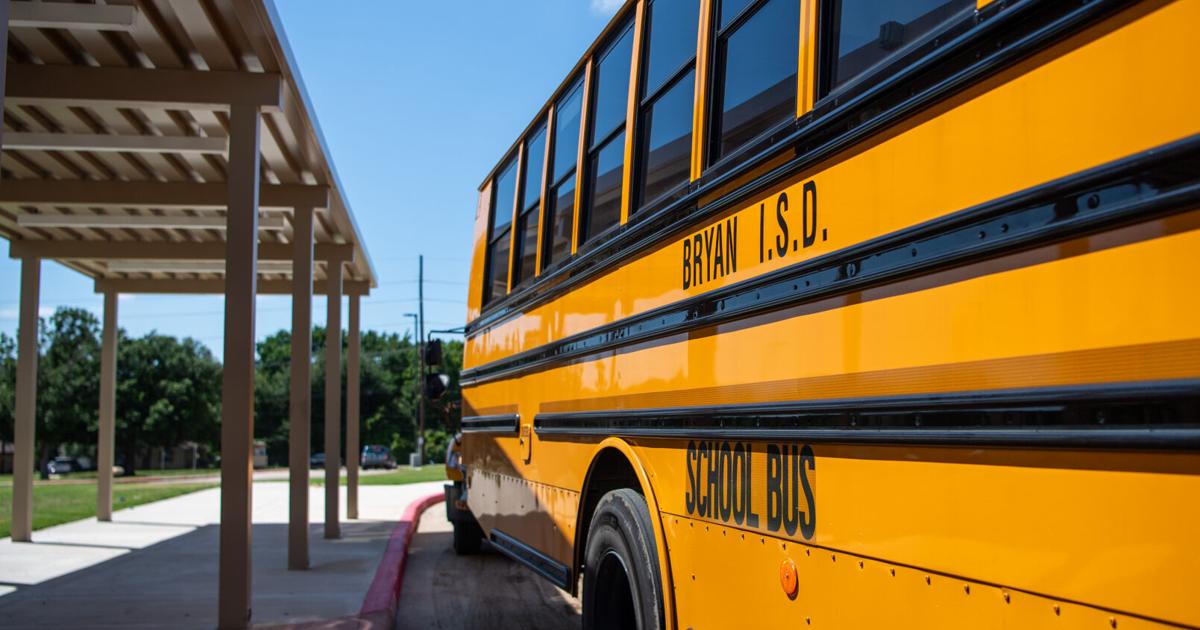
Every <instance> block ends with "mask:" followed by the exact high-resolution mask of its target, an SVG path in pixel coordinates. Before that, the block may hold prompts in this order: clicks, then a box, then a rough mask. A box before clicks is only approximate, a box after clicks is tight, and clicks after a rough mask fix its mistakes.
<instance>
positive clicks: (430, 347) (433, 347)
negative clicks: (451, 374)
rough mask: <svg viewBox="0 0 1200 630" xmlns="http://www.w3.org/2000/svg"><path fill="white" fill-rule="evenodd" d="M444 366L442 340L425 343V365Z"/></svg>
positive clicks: (431, 340)
mask: <svg viewBox="0 0 1200 630" xmlns="http://www.w3.org/2000/svg"><path fill="white" fill-rule="evenodd" d="M441 364H442V340H441V339H430V340H429V341H427V342H425V365H441Z"/></svg>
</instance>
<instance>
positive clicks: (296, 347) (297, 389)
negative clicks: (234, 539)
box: [288, 208, 313, 570]
mask: <svg viewBox="0 0 1200 630" xmlns="http://www.w3.org/2000/svg"><path fill="white" fill-rule="evenodd" d="M292 216H293V218H292V251H293V259H292V386H291V399H290V402H289V409H288V412H289V418H290V422H289V424H288V468H289V469H290V470H289V473H288V482H289V483H290V484H291V488H290V493H289V494H290V498H291V501H290V504H289V507H290V510H289V512H288V568H289V569H292V570H304V569H307V568H308V460H309V457H310V456H311V451H312V294H313V284H312V275H313V270H312V268H313V209H312V208H296V210H295V213H294V214H293V215H292Z"/></svg>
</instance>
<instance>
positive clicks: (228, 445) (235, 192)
mask: <svg viewBox="0 0 1200 630" xmlns="http://www.w3.org/2000/svg"><path fill="white" fill-rule="evenodd" d="M229 118H230V122H229V168H228V173H229V174H228V183H229V213H228V214H227V215H226V220H227V224H226V225H227V227H226V229H225V234H226V249H225V369H224V375H223V379H222V385H221V388H222V389H221V542H220V571H219V577H218V579H219V582H218V600H219V608H220V610H219V615H218V620H217V622H218V626H219V627H220V628H222V629H233V628H239V629H240V628H245V627H246V626H248V625H249V622H250V549H251V542H250V532H251V529H250V528H251V525H250V506H251V484H252V482H253V472H254V463H253V459H252V456H253V453H254V297H255V289H256V286H255V284H256V282H257V280H258V273H257V270H258V247H257V241H258V186H259V182H258V178H259V147H258V143H259V118H260V113H259V111H258V106H257V105H234V106H233V108H232V111H231V112H230V117H229Z"/></svg>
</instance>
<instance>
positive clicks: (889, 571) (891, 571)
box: [888, 569, 896, 577]
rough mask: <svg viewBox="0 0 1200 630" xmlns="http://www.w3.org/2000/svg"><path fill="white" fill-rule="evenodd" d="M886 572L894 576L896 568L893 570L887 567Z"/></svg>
mask: <svg viewBox="0 0 1200 630" xmlns="http://www.w3.org/2000/svg"><path fill="white" fill-rule="evenodd" d="M888 573H891V574H892V577H896V570H895V569H888Z"/></svg>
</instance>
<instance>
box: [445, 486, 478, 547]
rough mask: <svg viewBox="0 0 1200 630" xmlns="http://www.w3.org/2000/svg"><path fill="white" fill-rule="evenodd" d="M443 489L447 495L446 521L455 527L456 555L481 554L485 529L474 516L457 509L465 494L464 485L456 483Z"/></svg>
mask: <svg viewBox="0 0 1200 630" xmlns="http://www.w3.org/2000/svg"><path fill="white" fill-rule="evenodd" d="M443 488H444V490H445V493H446V520H448V521H450V524H451V525H453V526H454V553H456V554H458V555H460V556H470V555H474V554H477V553H479V550H480V549H481V548H482V547H483V528H481V527H480V526H479V521H477V520H475V515H474V514H471V512H470V511H469V510H461V509H459V508H458V507H457V505H458V498H459V497H461V496H462V494H463V483H462V482H461V481H456V482H454V483H448V484H446V485H445V486H444V487H443Z"/></svg>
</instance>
